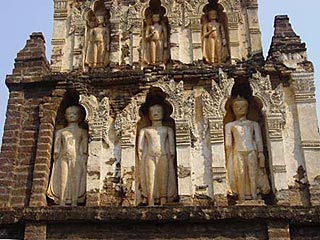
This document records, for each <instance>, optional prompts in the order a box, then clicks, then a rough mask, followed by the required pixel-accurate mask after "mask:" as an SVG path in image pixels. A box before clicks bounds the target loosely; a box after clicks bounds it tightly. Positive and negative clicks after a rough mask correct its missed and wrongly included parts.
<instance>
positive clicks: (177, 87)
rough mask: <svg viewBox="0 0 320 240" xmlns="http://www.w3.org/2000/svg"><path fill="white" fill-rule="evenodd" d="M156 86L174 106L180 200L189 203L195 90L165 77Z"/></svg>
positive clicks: (190, 199)
mask: <svg viewBox="0 0 320 240" xmlns="http://www.w3.org/2000/svg"><path fill="white" fill-rule="evenodd" d="M154 87H159V88H161V89H162V91H164V92H165V93H166V94H168V98H166V100H167V101H169V102H170V103H171V105H172V106H173V113H172V115H171V117H172V118H173V119H174V121H175V124H176V152H177V168H178V169H177V170H178V195H179V199H180V202H181V203H182V204H184V205H189V204H191V202H192V197H193V191H192V181H191V173H192V171H193V170H192V164H191V161H192V159H191V137H190V132H191V128H192V123H191V122H192V120H191V119H192V111H193V109H194V95H193V92H191V93H188V92H186V91H185V90H184V87H183V82H182V81H180V82H179V83H176V82H175V81H174V80H170V79H167V78H166V77H164V78H163V79H162V80H160V81H159V82H158V83H157V84H155V85H154Z"/></svg>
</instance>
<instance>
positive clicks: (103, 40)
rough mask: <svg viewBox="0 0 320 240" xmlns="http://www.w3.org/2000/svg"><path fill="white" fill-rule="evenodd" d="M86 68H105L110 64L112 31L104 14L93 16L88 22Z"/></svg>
mask: <svg viewBox="0 0 320 240" xmlns="http://www.w3.org/2000/svg"><path fill="white" fill-rule="evenodd" d="M87 28H88V30H87V36H86V48H85V59H84V68H85V70H91V69H93V68H103V67H105V66H106V65H107V64H108V58H109V50H110V31H109V27H108V26H107V25H106V19H105V16H104V15H103V14H102V13H99V14H96V15H93V16H91V17H90V18H89V19H88V22H87Z"/></svg>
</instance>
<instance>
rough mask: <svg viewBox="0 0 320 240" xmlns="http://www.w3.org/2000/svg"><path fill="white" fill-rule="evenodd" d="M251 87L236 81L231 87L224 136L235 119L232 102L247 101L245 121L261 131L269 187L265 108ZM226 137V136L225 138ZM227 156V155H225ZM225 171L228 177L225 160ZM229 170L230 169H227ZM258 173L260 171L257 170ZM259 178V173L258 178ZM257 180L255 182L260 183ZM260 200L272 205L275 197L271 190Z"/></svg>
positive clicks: (270, 183)
mask: <svg viewBox="0 0 320 240" xmlns="http://www.w3.org/2000/svg"><path fill="white" fill-rule="evenodd" d="M252 87H253V86H251V85H250V82H249V81H236V82H235V84H234V85H233V88H232V91H231V96H230V97H229V98H228V100H227V101H226V102H225V116H224V119H223V125H224V134H226V124H228V123H230V122H233V121H235V120H236V117H235V115H234V112H233V110H232V104H233V101H234V100H235V99H236V98H238V97H242V98H244V99H246V100H247V101H248V104H249V105H248V114H247V119H248V120H250V121H254V122H257V123H258V124H259V127H260V130H261V135H262V141H263V154H264V156H265V166H264V169H265V173H266V176H267V177H268V182H269V185H270V186H272V185H273V184H272V182H271V181H272V177H271V176H270V175H271V172H270V171H271V170H270V166H271V165H272V164H271V163H270V161H271V159H270V157H269V152H270V149H269V148H270V144H269V137H268V134H269V133H268V128H267V115H266V112H265V109H266V107H267V106H265V102H264V99H262V98H260V97H259V96H254V95H253V91H254V90H253V89H252ZM225 137H226V136H225ZM226 156H227V154H226ZM226 169H227V176H228V159H226ZM229 170H230V169H229ZM259 171H260V170H259ZM260 176H261V174H260V172H259V177H260ZM266 176H265V175H264V178H263V177H261V179H262V178H263V180H262V182H263V181H266ZM261 179H260V178H259V180H257V181H261ZM262 185H263V186H262V187H263V188H265V184H262ZM228 197H229V199H228V200H229V203H230V204H234V203H235V200H236V199H237V198H236V197H234V196H230V195H228ZM261 197H262V200H264V201H265V203H266V204H269V205H270V204H274V202H275V196H274V192H272V190H271V191H270V192H269V193H267V194H261Z"/></svg>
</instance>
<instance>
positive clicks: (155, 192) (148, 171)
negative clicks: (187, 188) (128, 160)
mask: <svg viewBox="0 0 320 240" xmlns="http://www.w3.org/2000/svg"><path fill="white" fill-rule="evenodd" d="M163 116H164V113H163V107H162V106H161V105H153V106H151V107H150V108H149V119H150V121H151V126H149V127H145V128H143V129H141V131H140V133H139V139H138V162H139V170H140V171H139V172H140V175H139V187H140V190H141V195H142V196H141V197H142V203H141V204H143V205H149V206H153V205H154V204H155V203H159V204H160V205H164V204H166V203H167V202H171V201H173V200H174V198H175V197H176V196H177V187H176V173H175V167H174V159H175V143H174V133H173V130H172V128H170V127H167V126H163V125H162V120H163Z"/></svg>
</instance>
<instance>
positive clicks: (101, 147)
mask: <svg viewBox="0 0 320 240" xmlns="http://www.w3.org/2000/svg"><path fill="white" fill-rule="evenodd" d="M80 104H81V105H82V106H83V107H84V108H85V110H86V121H87V122H88V125H89V145H88V154H89V156H88V163H87V206H99V205H100V193H101V189H102V185H103V180H104V178H105V176H106V173H107V172H110V171H112V169H110V168H111V167H110V166H108V160H109V159H108V156H110V151H109V140H108V137H107V134H108V130H109V129H108V117H109V100H108V98H107V97H104V98H103V99H102V100H101V101H100V102H99V101H98V99H97V98H96V97H95V96H93V95H90V96H85V95H80Z"/></svg>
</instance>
